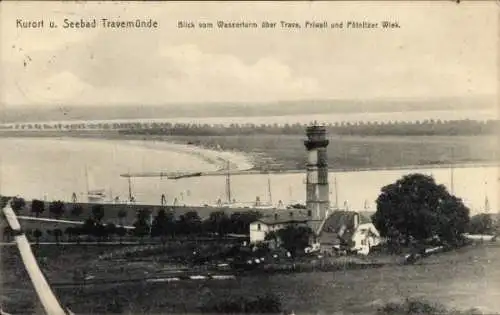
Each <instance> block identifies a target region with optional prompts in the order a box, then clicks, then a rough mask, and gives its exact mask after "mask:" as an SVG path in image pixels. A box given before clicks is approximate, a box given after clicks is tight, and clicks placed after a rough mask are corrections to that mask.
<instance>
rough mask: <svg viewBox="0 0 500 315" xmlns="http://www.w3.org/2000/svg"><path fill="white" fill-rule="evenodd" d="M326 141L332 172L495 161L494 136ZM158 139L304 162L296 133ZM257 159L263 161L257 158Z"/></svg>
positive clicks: (296, 165) (298, 165)
mask: <svg viewBox="0 0 500 315" xmlns="http://www.w3.org/2000/svg"><path fill="white" fill-rule="evenodd" d="M329 139H330V144H329V146H328V157H329V165H330V168H332V169H359V168H391V167H405V166H416V165H436V166H437V165H442V164H450V163H458V164H462V163H463V164H467V163H488V162H492V161H497V160H498V157H499V148H498V145H497V143H498V139H497V137H495V136H470V137H469V136H404V137H393V136H381V137H361V136H330V137H329ZM162 140H172V141H177V142H181V143H188V142H189V143H193V144H195V145H199V146H203V147H208V148H215V147H217V146H220V147H221V148H222V149H223V150H236V151H240V152H248V153H252V154H255V155H257V156H260V157H262V156H267V157H270V158H272V159H273V160H274V161H276V162H277V163H281V164H282V165H283V168H284V169H287V170H291V169H303V168H304V164H305V161H306V155H305V153H304V150H305V149H304V145H303V140H304V137H301V136H297V135H290V136H282V135H265V136H229V137H208V136H207V137H168V138H167V137H164V138H162ZM257 161H260V162H261V163H266V161H265V160H264V159H262V158H261V159H257Z"/></svg>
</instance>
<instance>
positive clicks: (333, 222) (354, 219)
mask: <svg viewBox="0 0 500 315" xmlns="http://www.w3.org/2000/svg"><path fill="white" fill-rule="evenodd" d="M317 242H318V243H319V251H320V252H321V253H322V254H326V255H334V254H337V253H339V252H356V253H358V254H363V255H367V254H368V253H369V252H370V248H371V247H373V246H376V245H378V244H380V242H381V238H380V233H379V232H378V231H377V229H376V228H375V226H374V225H373V223H371V221H370V219H368V218H367V217H365V216H363V215H360V213H358V212H354V211H345V210H337V211H334V212H333V213H332V214H331V215H329V216H328V217H327V218H326V220H325V221H324V223H323V224H322V226H321V227H320V230H319V232H318V235H317Z"/></svg>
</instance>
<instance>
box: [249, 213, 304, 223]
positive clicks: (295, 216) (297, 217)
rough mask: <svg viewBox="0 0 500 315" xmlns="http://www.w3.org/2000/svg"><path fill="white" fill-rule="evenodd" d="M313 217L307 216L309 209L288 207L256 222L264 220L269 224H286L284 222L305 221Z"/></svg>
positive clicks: (263, 221)
mask: <svg viewBox="0 0 500 315" xmlns="http://www.w3.org/2000/svg"><path fill="white" fill-rule="evenodd" d="M310 219H311V218H310V217H309V216H307V210H303V209H287V210H280V211H277V212H275V213H273V214H271V215H268V216H265V217H262V218H260V219H259V220H257V221H256V222H262V223H264V224H267V225H275V224H284V223H304V222H307V221H309V220H310Z"/></svg>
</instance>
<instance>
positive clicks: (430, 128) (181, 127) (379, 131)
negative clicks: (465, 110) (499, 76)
mask: <svg viewBox="0 0 500 315" xmlns="http://www.w3.org/2000/svg"><path fill="white" fill-rule="evenodd" d="M306 127H307V124H300V123H295V124H284V125H281V124H260V125H258V124H235V123H233V124H230V125H228V126H226V125H207V124H205V125H200V124H174V125H165V126H154V125H152V126H147V127H146V128H145V127H144V126H136V127H133V128H128V129H121V130H119V133H121V134H124V135H156V136H228V135H256V134H269V135H290V134H293V135H303V134H304V130H305V128H306ZM325 127H326V130H327V132H328V133H329V134H332V135H359V136H388V135H394V136H405V135H407V136H408V135H412V136H435V135H442V136H456V135H470V136H472V135H490V134H496V133H497V132H498V131H500V121H497V120H487V121H476V120H467V119H466V120H450V121H442V120H432V119H431V120H424V121H416V122H405V121H389V122H370V121H368V122H364V121H358V122H336V123H329V124H326V126H325Z"/></svg>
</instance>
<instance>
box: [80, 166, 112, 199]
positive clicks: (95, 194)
mask: <svg viewBox="0 0 500 315" xmlns="http://www.w3.org/2000/svg"><path fill="white" fill-rule="evenodd" d="M85 181H86V185H87V201H88V202H90V203H102V202H105V201H106V197H107V196H106V190H105V189H102V188H98V189H90V188H89V186H90V183H89V175H88V170H87V167H85Z"/></svg>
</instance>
